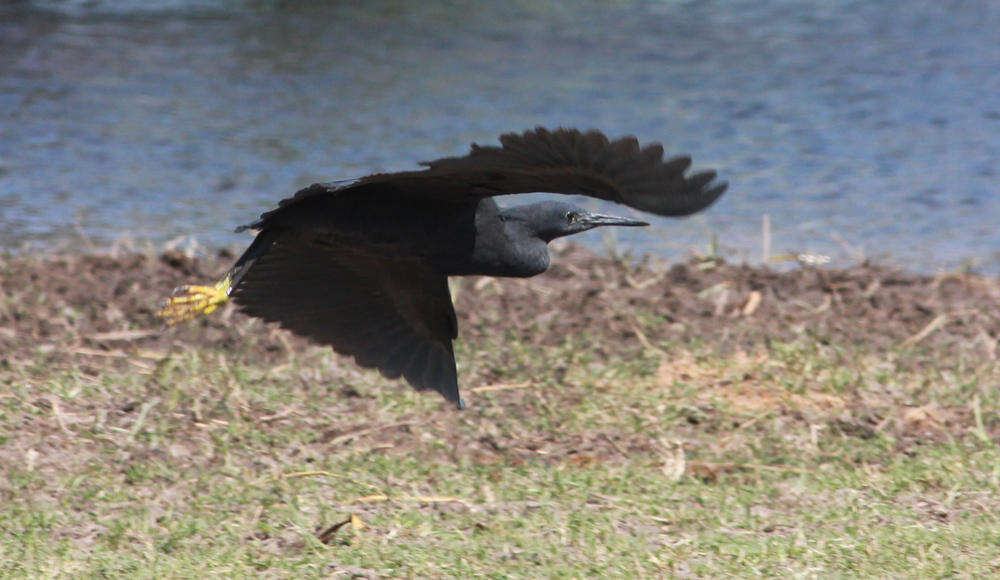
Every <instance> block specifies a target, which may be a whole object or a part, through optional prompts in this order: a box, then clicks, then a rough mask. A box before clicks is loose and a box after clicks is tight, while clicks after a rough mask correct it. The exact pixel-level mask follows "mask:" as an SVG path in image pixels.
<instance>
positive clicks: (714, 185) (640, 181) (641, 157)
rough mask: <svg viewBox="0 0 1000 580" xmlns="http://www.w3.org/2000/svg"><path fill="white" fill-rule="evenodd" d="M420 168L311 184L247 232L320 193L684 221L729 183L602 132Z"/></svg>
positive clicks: (560, 135)
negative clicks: (541, 199)
mask: <svg viewBox="0 0 1000 580" xmlns="http://www.w3.org/2000/svg"><path fill="white" fill-rule="evenodd" d="M421 165H424V166H425V167H426V169H423V170H420V171H403V172H398V173H377V174H374V175H369V176H367V177H363V178H361V179H358V180H356V181H353V182H348V183H344V182H338V183H327V184H323V183H316V184H313V185H310V186H309V187H306V188H304V189H302V190H300V191H298V192H297V193H296V194H295V195H294V196H292V197H290V198H288V199H285V200H283V201H282V202H280V204H279V206H278V209H276V210H273V211H270V212H267V213H265V214H263V215H261V218H260V219H259V220H257V221H256V222H254V223H252V224H249V225H248V226H242V227H243V228H248V227H251V228H258V229H260V228H263V227H265V226H267V224H268V220H269V219H270V218H271V217H272V216H274V215H275V214H276V213H278V212H280V211H282V209H284V208H286V207H288V206H289V205H293V204H296V203H299V202H301V201H303V200H305V199H312V198H315V197H316V196H325V195H337V196H343V195H385V194H387V193H392V194H393V195H406V196H414V197H420V198H426V199H436V200H443V201H448V200H451V201H468V200H470V199H477V198H483V197H490V196H494V195H506V194H514V193H532V192H548V193H563V194H576V195H586V196H590V197H595V198H599V199H605V200H609V201H614V202H618V203H622V204H625V205H628V206H631V207H634V208H636V209H639V210H643V211H648V212H651V213H655V214H659V215H664V216H683V215H689V214H692V213H695V212H698V211H701V210H702V209H705V208H706V207H708V206H709V205H711V204H712V203H714V202H715V200H716V199H718V198H719V196H720V195H722V193H723V192H724V191H725V190H726V186H727V184H726V183H725V182H715V181H714V180H715V173H714V172H708V171H704V172H700V173H695V174H692V175H690V176H689V175H687V174H686V172H687V170H688V168H689V167H690V165H691V158H690V157H688V156H685V155H682V156H678V157H674V158H670V159H666V160H664V159H663V147H662V146H661V145H659V144H658V143H654V144H651V145H647V146H645V147H641V148H640V146H639V142H638V140H637V139H636V138H635V137H622V138H619V139H616V140H614V141H611V140H609V139H608V138H607V137H606V136H605V135H604V134H603V133H600V132H598V131H587V132H581V131H579V130H577V129H563V128H560V129H555V130H551V131H550V130H548V129H545V128H542V127H537V128H535V129H534V130H531V131H525V132H524V133H507V134H505V135H501V136H500V146H499V147H497V146H492V145H476V144H473V145H472V148H471V150H470V151H469V153H468V154H467V155H465V156H462V157H445V158H442V159H437V160H434V161H429V162H424V163H422V164H421Z"/></svg>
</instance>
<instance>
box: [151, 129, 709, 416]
mask: <svg viewBox="0 0 1000 580" xmlns="http://www.w3.org/2000/svg"><path fill="white" fill-rule="evenodd" d="M500 144H501V145H500V146H499V147H497V146H478V145H475V144H473V145H472V150H471V151H470V152H469V153H468V154H467V155H465V156H463V157H447V158H443V159H438V160H436V161H430V162H425V163H422V165H424V166H425V168H424V169H422V170H416V171H403V172H397V173H376V174H373V175H369V176H367V177H362V178H361V179H358V180H355V181H351V182H346V183H316V184H313V185H310V186H309V187H306V188H305V189H302V190H300V191H298V192H297V193H295V194H294V195H293V196H292V197H290V198H287V199H285V200H283V201H281V202H280V203H279V204H278V207H277V208H276V209H274V210H271V211H269V212H266V213H264V214H262V215H261V216H260V218H259V219H257V221H255V222H253V223H251V224H248V225H245V226H241V227H240V228H238V229H237V231H241V230H245V229H252V230H256V231H257V235H256V238H255V239H254V241H253V242H252V243H251V244H250V247H249V248H247V250H246V251H245V252H244V253H243V255H242V256H240V258H239V259H238V260H237V261H236V264H235V265H234V266H233V267H232V268H231V269H230V270H229V271H228V272H227V273H226V274H225V275H224V276H223V277H222V278H221V279H220V280H219V281H218V282H217V283H215V284H214V285H209V286H181V287H180V288H177V289H176V290H175V291H174V294H173V296H172V297H171V298H170V299H169V300H168V301H167V304H166V306H165V307H164V308H163V310H161V311H160V312H159V313H158V314H159V316H161V317H162V318H164V319H166V321H167V322H168V323H169V324H175V323H177V322H181V321H183V320H188V319H191V318H195V317H197V316H199V315H203V314H210V313H211V312H213V311H214V310H215V309H216V308H218V307H219V306H220V305H221V304H223V303H225V302H227V301H229V300H233V301H234V302H235V303H236V304H237V306H238V307H239V308H240V309H241V310H242V311H243V312H245V313H247V314H249V315H251V316H256V317H258V318H262V319H264V320H267V321H273V322H277V323H279V324H280V325H281V326H283V327H284V328H287V329H288V330H290V331H292V332H294V333H296V334H299V335H302V336H305V337H308V338H310V339H312V340H314V341H316V342H319V343H322V344H327V345H330V346H332V347H333V349H334V350H336V351H337V352H339V353H341V354H344V355H350V356H353V357H354V360H355V361H356V362H357V364H359V365H361V366H363V367H373V368H376V369H378V370H379V371H380V372H381V373H382V374H383V375H385V376H386V377H389V378H399V377H403V378H405V379H406V381H407V382H408V383H410V385H412V386H413V387H415V388H417V389H419V390H436V391H438V392H439V393H441V394H442V395H443V396H444V397H445V399H447V400H449V401H451V402H454V403H456V404H457V405H458V406H459V408H462V407H464V402H463V401H462V398H461V397H460V395H459V389H458V373H457V370H456V367H455V355H454V350H453V348H452V341H453V340H454V339H455V338H456V337H457V336H458V322H457V320H456V317H455V309H454V307H453V305H452V301H451V294H450V293H449V290H448V276H468V275H480V276H512V277H519V278H528V277H531V276H534V275H536V274H540V273H542V272H544V271H545V270H546V269H547V268H548V266H549V253H548V243H549V242H550V241H552V240H554V239H556V238H559V237H562V236H568V235H572V234H576V233H579V232H583V231H586V230H590V229H592V228H595V227H598V226H646V225H649V224H647V223H646V222H642V221H638V220H634V219H629V218H624V217H615V216H608V215H600V214H595V213H591V212H588V211H585V210H583V209H581V208H579V207H577V206H575V205H573V204H570V203H566V202H563V201H542V202H538V203H531V204H527V205H520V206H513V207H507V208H500V207H499V206H497V204H496V202H495V201H494V200H493V197H494V196H498V195H507V194H516V193H531V192H548V193H561V194H576V195H585V196H589V197H594V198H599V199H604V200H609V201H614V202H617V203H620V204H624V205H627V206H629V207H633V208H636V209H639V210H643V211H647V212H650V213H653V214H657V215H662V216H684V215H689V214H693V213H695V212H698V211H700V210H702V209H704V208H706V207H708V206H709V205H711V204H712V203H713V202H714V201H715V200H716V199H718V198H719V196H720V195H722V193H723V192H724V191H725V189H726V186H727V184H726V183H725V182H717V181H716V180H715V176H716V174H715V172H714V171H703V172H698V173H692V174H690V175H688V174H687V170H688V167H689V166H690V165H691V159H690V158H689V157H687V156H678V157H673V158H670V159H667V160H664V159H663V147H661V146H660V145H659V144H651V145H647V146H645V147H642V148H640V147H639V143H638V141H637V140H636V139H635V137H623V138H620V139H616V140H614V141H611V140H609V139H608V138H607V137H605V136H604V134H602V133H600V132H598V131H587V132H581V131H579V130H576V129H555V130H547V129H544V128H541V127H538V128H536V129H534V130H531V131H526V132H524V133H521V134H516V133H508V134H506V135H502V136H501V137H500Z"/></svg>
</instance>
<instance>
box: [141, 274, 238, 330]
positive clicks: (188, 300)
mask: <svg viewBox="0 0 1000 580" xmlns="http://www.w3.org/2000/svg"><path fill="white" fill-rule="evenodd" d="M232 285H233V281H232V278H231V277H230V275H229V274H226V276H225V277H224V278H222V279H221V280H219V281H218V282H217V283H216V284H215V285H214V286H180V287H178V288H177V289H175V290H174V293H173V296H171V297H170V298H168V299H167V303H166V304H165V305H164V307H163V310H160V311H159V312H157V313H156V315H157V316H159V317H160V318H163V319H165V320H166V321H167V324H170V325H174V324H177V323H178V322H183V321H185V320H191V319H192V318H197V317H198V316H202V315H208V314H211V313H213V312H215V310H216V309H217V308H218V307H219V306H221V305H223V304H225V303H226V302H228V301H229V291H230V289H231V288H232Z"/></svg>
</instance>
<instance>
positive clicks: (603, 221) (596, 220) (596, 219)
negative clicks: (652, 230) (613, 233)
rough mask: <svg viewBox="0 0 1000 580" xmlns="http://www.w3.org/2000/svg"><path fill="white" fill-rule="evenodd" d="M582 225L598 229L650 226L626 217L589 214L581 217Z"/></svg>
mask: <svg viewBox="0 0 1000 580" xmlns="http://www.w3.org/2000/svg"><path fill="white" fill-rule="evenodd" d="M579 220H580V223H582V224H584V225H587V226H590V227H592V228H596V227H597V226H648V225H649V224H648V223H646V222H644V221H640V220H634V219H630V218H625V217H618V216H614V215H601V214H599V213H587V214H584V215H581V216H580V217H579Z"/></svg>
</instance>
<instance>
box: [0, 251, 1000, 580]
mask: <svg viewBox="0 0 1000 580" xmlns="http://www.w3.org/2000/svg"><path fill="white" fill-rule="evenodd" d="M574 252H575V250H574ZM572 258H573V259H572V260H571V259H570V256H563V257H562V258H557V259H556V260H555V262H557V265H556V266H554V267H553V269H552V271H550V272H549V273H547V274H546V275H544V276H542V277H539V278H536V279H533V280H530V281H522V280H499V281H497V280H489V279H475V278H473V279H464V280H461V281H459V282H457V283H456V285H455V286H454V287H453V294H454V295H455V297H456V303H457V309H458V312H459V317H460V340H459V342H458V344H457V351H458V359H459V370H460V376H461V380H462V384H463V389H464V395H465V397H466V398H467V400H468V402H469V404H470V406H469V408H468V409H466V410H464V411H461V412H459V411H456V410H455V409H454V408H453V407H452V406H451V405H449V404H447V403H445V402H444V401H443V400H441V399H440V398H439V397H437V396H436V395H434V394H428V393H416V392H412V391H411V390H409V389H407V388H404V387H403V385H401V384H400V383H398V382H394V381H388V380H386V379H383V378H381V377H380V376H379V375H378V374H377V373H374V372H370V371H363V370H360V369H358V368H357V367H355V366H354V365H353V364H352V363H351V362H350V361H349V360H346V359H343V358H341V357H338V356H337V355H335V354H333V353H332V352H330V351H329V350H328V349H324V348H319V347H314V346H310V345H308V344H306V343H304V342H303V341H300V340H298V339H296V338H294V337H291V336H289V335H287V334H286V333H284V332H282V331H279V330H276V329H274V328H272V327H270V326H267V325H264V324H261V323H260V322H257V321H254V320H249V319H246V318H245V317H243V316H242V315H240V314H239V313H237V312H234V311H231V310H228V311H224V312H221V313H218V314H217V315H216V316H215V317H214V318H212V319H208V320H204V321H200V322H197V323H194V324H191V325H188V326H186V327H183V328H176V329H169V330H165V329H162V328H160V326H159V325H158V324H157V323H156V322H155V320H154V318H153V315H152V313H153V311H155V309H156V308H157V306H158V305H159V302H160V299H161V298H162V297H163V296H164V295H166V294H167V293H168V292H169V291H170V289H171V288H172V287H173V286H174V285H175V284H178V283H181V282H185V281H205V280H209V279H211V278H212V277H214V276H215V275H217V274H218V273H220V272H221V271H222V270H223V269H224V267H225V264H226V262H227V258H226V257H222V258H220V259H207V260H201V261H192V260H189V259H187V258H185V257H183V256H180V255H176V254H174V255H164V256H153V255H132V254H130V255H121V256H115V257H112V256H76V257H70V258H43V257H36V258H31V257H22V258H6V259H3V260H2V261H0V289H2V294H0V353H2V354H0V386H2V390H0V474H2V475H0V498H2V508H0V531H2V533H3V534H4V541H3V542H2V543H0V570H2V572H3V573H4V574H6V575H21V576H39V575H43V576H44V575H50V576H81V575H100V574H105V575H121V574H129V575H139V576H149V577H153V576H156V577H161V576H165V575H168V576H169V575H173V576H195V575H203V574H222V575H225V574H231V575H246V574H249V573H255V574H261V573H263V574H266V575H273V576H283V575H292V574H294V575H307V576H308V575H315V576H329V575H344V576H350V575H360V576H362V577H398V576H404V577H405V576H418V577H427V576H430V577H435V576H468V575H471V574H483V575H486V576H491V577H498V578H499V577H508V576H525V577H535V576H560V577H563V576H588V575H595V574H605V575H608V574H614V575H627V576H630V577H632V576H634V577H643V576H653V577H655V576H662V575H664V574H673V575H679V576H685V575H686V576H721V575H726V574H730V575H739V576H747V575H783V576H784V575H801V576H807V577H808V576H827V575H829V574H838V575H843V576H914V575H918V576H941V575H958V576H969V577H972V576H984V575H990V574H996V573H997V572H998V571H1000V515H998V514H1000V489H998V487H1000V449H998V446H997V441H998V438H1000V417H998V409H1000V365H998V362H997V358H996V357H997V337H998V336H1000V283H998V281H997V280H993V279H989V278H981V277H977V276H973V275H966V274H963V275H949V276H938V277H923V276H915V275H909V274H904V273H899V272H894V271H889V270H885V269H881V268H877V267H872V266H867V265H863V266H858V267H857V268H854V269H851V270H844V271H833V270H820V269H808V268H806V269H798V270H793V271H791V272H786V273H776V272H772V271H768V270H764V269H758V268H744V267H734V266H728V265H725V264H718V263H713V262H703V263H694V262H693V263H690V264H686V265H679V266H674V267H672V268H669V267H666V266H662V265H656V264H647V265H640V266H635V265H627V264H623V263H621V262H617V261H612V260H605V259H598V258H594V257H591V256H585V255H583V254H579V253H578V254H574V255H573V256H572ZM570 264H575V265H572V266H571V265H570Z"/></svg>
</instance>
